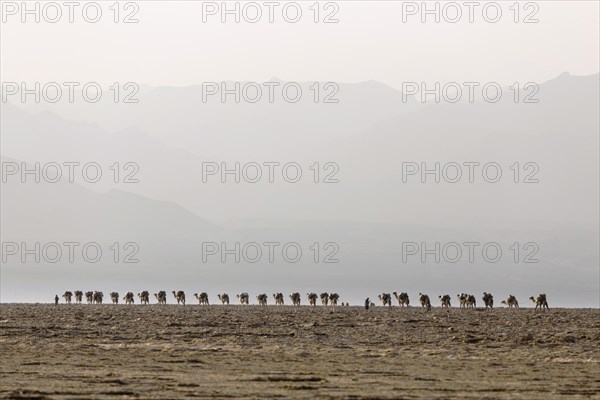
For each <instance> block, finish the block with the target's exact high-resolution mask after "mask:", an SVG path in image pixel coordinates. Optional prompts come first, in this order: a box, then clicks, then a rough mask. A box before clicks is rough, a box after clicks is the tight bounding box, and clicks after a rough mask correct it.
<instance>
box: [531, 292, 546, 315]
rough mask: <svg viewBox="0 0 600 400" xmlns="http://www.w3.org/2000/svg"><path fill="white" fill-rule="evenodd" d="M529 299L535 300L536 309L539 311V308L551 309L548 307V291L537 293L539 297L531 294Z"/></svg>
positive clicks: (542, 309) (541, 309) (543, 309)
mask: <svg viewBox="0 0 600 400" xmlns="http://www.w3.org/2000/svg"><path fill="white" fill-rule="evenodd" d="M529 300H531V301H533V302H534V303H535V310H534V311H537V309H538V308H539V309H540V311H546V310H549V308H548V301H547V300H546V293H540V294H538V295H537V297H533V296H531V297H530V298H529Z"/></svg>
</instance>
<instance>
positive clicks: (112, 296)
mask: <svg viewBox="0 0 600 400" xmlns="http://www.w3.org/2000/svg"><path fill="white" fill-rule="evenodd" d="M110 299H111V300H112V303H113V304H119V293H118V292H111V293H110Z"/></svg>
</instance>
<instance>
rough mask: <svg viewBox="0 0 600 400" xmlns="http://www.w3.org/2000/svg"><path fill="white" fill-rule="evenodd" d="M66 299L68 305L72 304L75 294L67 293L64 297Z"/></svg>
mask: <svg viewBox="0 0 600 400" xmlns="http://www.w3.org/2000/svg"><path fill="white" fill-rule="evenodd" d="M62 297H64V298H65V301H66V302H67V304H71V297H73V293H71V292H69V291H66V292H65V294H63V295H62Z"/></svg>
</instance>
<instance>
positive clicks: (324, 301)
mask: <svg viewBox="0 0 600 400" xmlns="http://www.w3.org/2000/svg"><path fill="white" fill-rule="evenodd" d="M320 297H321V304H323V305H324V306H326V305H328V304H329V293H327V292H323V293H321V296H320Z"/></svg>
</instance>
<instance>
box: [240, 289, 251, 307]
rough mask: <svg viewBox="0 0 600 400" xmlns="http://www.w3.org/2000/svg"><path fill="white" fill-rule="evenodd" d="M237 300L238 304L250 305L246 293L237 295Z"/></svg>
mask: <svg viewBox="0 0 600 400" xmlns="http://www.w3.org/2000/svg"><path fill="white" fill-rule="evenodd" d="M237 298H238V300H239V301H240V304H246V305H248V304H250V296H248V293H246V292H244V293H240V294H238V295H237Z"/></svg>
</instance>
